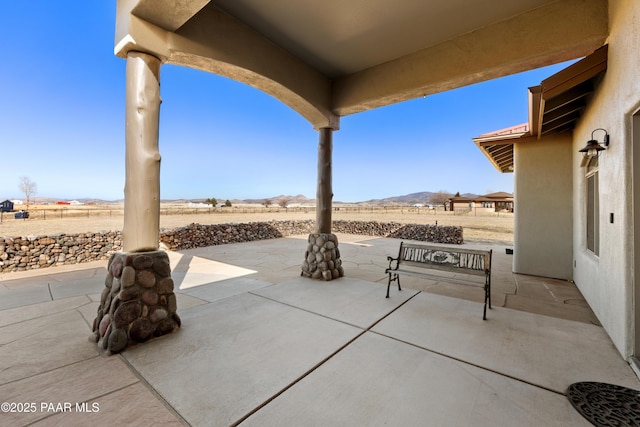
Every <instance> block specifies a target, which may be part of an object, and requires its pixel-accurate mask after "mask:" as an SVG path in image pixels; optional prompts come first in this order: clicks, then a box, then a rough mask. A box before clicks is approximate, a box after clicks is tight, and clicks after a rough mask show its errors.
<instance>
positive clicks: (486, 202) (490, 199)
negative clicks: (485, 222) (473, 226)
mask: <svg viewBox="0 0 640 427" xmlns="http://www.w3.org/2000/svg"><path fill="white" fill-rule="evenodd" d="M449 207H450V210H452V211H455V210H473V209H475V210H477V209H483V210H486V211H488V212H491V211H492V212H502V211H508V212H513V194H511V193H505V192H498V193H490V194H485V195H484V196H478V197H452V198H450V199H449Z"/></svg>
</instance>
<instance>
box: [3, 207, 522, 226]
mask: <svg viewBox="0 0 640 427" xmlns="http://www.w3.org/2000/svg"><path fill="white" fill-rule="evenodd" d="M315 211H316V208H315V206H297V207H288V208H283V207H253V206H231V207H217V208H213V207H211V208H204V207H167V208H161V209H160V215H162V216H164V215H166V216H170V215H215V214H257V213H270V214H277V213H294V214H295V213H314V212H315ZM333 211H334V212H336V213H340V214H349V213H359V214H362V213H371V214H381V215H384V214H387V213H388V214H410V215H430V216H438V215H473V216H508V215H512V213H509V212H492V211H491V212H488V211H487V210H486V209H478V208H470V209H456V210H455V211H449V210H447V211H445V210H444V208H443V207H442V206H439V207H435V208H427V207H415V206H334V207H333ZM16 213H17V212H2V213H0V222H1V221H14V220H16V221H19V220H20V219H15V214H16ZM123 215H124V209H123V208H113V209H110V208H109V209H100V208H96V209H87V208H85V209H73V208H71V209H66V208H65V209H40V208H37V209H30V210H29V219H30V220H52V219H65V218H97V217H101V218H105V217H122V216H123Z"/></svg>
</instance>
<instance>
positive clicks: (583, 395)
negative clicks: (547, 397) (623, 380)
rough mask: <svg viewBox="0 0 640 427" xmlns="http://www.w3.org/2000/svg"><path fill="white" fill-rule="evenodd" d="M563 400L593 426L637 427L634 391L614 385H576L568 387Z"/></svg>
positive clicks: (638, 395) (638, 404)
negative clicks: (569, 403) (565, 398)
mask: <svg viewBox="0 0 640 427" xmlns="http://www.w3.org/2000/svg"><path fill="white" fill-rule="evenodd" d="M567 398H568V399H569V402H571V404H572V405H573V407H574V408H576V410H577V411H578V412H580V414H582V416H583V417H585V418H586V419H587V420H589V421H590V422H591V423H592V424H593V425H595V426H598V427H604V426H607V427H608V426H617V427H622V426H640V391H638V390H633V389H630V388H626V387H622V386H619V385H614V384H606V383H597V382H580V383H574V384H571V385H570V386H569V388H568V389H567Z"/></svg>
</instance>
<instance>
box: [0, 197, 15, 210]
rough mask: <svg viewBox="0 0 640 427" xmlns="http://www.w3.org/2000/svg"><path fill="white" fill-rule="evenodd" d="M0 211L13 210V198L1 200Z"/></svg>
mask: <svg viewBox="0 0 640 427" xmlns="http://www.w3.org/2000/svg"><path fill="white" fill-rule="evenodd" d="M0 212H13V202H12V201H11V200H5V201H4V202H0Z"/></svg>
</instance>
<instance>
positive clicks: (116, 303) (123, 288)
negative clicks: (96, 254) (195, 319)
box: [90, 251, 181, 354]
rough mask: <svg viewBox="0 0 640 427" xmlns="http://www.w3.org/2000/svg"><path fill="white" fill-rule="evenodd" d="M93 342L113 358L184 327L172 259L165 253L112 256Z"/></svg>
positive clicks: (153, 252)
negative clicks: (178, 308) (170, 263)
mask: <svg viewBox="0 0 640 427" xmlns="http://www.w3.org/2000/svg"><path fill="white" fill-rule="evenodd" d="M107 271H108V274H107V278H106V280H105V288H104V290H103V291H102V295H101V297H100V305H99V306H98V315H97V316H96V318H95V320H94V321H93V334H92V336H91V338H90V339H92V340H93V341H95V342H96V343H98V347H99V348H101V349H103V350H107V351H108V352H109V353H110V354H112V353H119V352H121V351H122V350H124V349H125V348H126V347H127V346H128V345H129V344H130V343H132V342H133V343H135V342H143V341H146V340H148V339H150V338H153V337H158V336H160V335H164V334H168V333H171V332H173V331H174V330H175V329H177V328H178V327H180V323H181V322H180V317H178V315H177V313H176V296H175V294H174V293H173V279H171V266H170V265H169V257H168V256H167V253H166V252H164V251H152V252H136V253H124V252H118V253H115V254H113V255H112V256H111V258H110V259H109V263H108V264H107Z"/></svg>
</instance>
